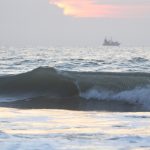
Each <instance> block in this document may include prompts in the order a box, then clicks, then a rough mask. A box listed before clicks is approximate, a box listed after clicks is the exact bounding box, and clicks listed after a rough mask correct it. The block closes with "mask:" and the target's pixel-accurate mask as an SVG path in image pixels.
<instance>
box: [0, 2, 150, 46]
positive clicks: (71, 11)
mask: <svg viewBox="0 0 150 150" xmlns="http://www.w3.org/2000/svg"><path fill="white" fill-rule="evenodd" d="M149 36H150V0H13V1H12V0H0V46H21V47H28V46H33V47H34V46H99V45H101V44H102V42H103V40H104V38H105V37H108V38H110V37H112V38H113V39H114V40H118V41H120V42H121V43H122V45H125V46H150V38H149Z"/></svg>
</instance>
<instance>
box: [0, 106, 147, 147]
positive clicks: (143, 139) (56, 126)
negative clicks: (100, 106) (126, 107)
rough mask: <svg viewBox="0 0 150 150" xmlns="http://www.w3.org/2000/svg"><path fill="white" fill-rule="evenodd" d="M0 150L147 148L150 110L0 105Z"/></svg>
mask: <svg viewBox="0 0 150 150" xmlns="http://www.w3.org/2000/svg"><path fill="white" fill-rule="evenodd" d="M0 122H1V123H0V143H1V147H0V149H1V150H7V149H11V150H20V149H21V150H27V149H28V150H35V149H38V150H45V149H49V150H68V149H69V150H88V149H90V150H91V149H92V150H98V149H103V150H137V149H138V150H149V149H150V143H149V141H150V113H107V112H90V111H89V112H82V111H65V110H18V109H8V108H0Z"/></svg>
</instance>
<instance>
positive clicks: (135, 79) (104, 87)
mask: <svg viewBox="0 0 150 150" xmlns="http://www.w3.org/2000/svg"><path fill="white" fill-rule="evenodd" d="M43 97H44V98H43ZM40 98H41V99H43V101H44V100H45V105H46V103H47V104H48V105H51V104H50V102H52V101H53V102H54V101H55V102H56V101H57V102H58V103H57V105H59V104H60V103H61V105H65V103H66V104H67V103H71V107H72V108H73V107H74V108H75V105H78V106H79V105H80V106H81V105H87V103H89V102H90V105H88V107H86V108H88V109H94V108H96V107H97V106H96V105H101V104H103V105H104V103H105V104H107V105H109V103H110V104H113V107H114V109H115V106H116V107H118V105H119V106H120V107H121V105H124V106H127V105H128V104H129V105H130V106H131V105H135V106H141V107H143V108H144V109H145V110H150V74H149V73H115V72H76V71H62V70H58V69H55V68H51V67H39V68H36V69H34V70H32V71H29V72H26V73H22V74H17V75H7V76H2V77H0V103H6V102H7V104H9V103H14V102H16V101H19V104H20V105H21V103H23V101H24V100H26V101H28V105H30V103H31V101H32V107H34V105H35V103H36V101H37V103H38V102H39V103H40V104H41V105H42V103H43V101H42V102H41V100H39V99H40ZM33 101H34V102H33ZM72 102H73V103H72ZM95 103H97V104H96V105H95ZM36 105H37V104H36ZM49 107H50V108H51V106H49ZM82 107H83V106H82ZM92 107H93V108H92ZM128 107H129V106H128Z"/></svg>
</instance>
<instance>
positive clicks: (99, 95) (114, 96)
mask: <svg viewBox="0 0 150 150" xmlns="http://www.w3.org/2000/svg"><path fill="white" fill-rule="evenodd" d="M80 96H81V97H83V98H86V99H88V100H89V99H97V100H115V101H125V102H129V103H133V104H136V103H137V104H140V105H143V106H144V107H145V108H147V109H149V110H150V86H149V85H148V86H146V87H137V88H134V89H132V90H125V91H121V92H113V91H106V90H98V89H94V88H92V89H90V90H88V91H86V92H82V93H81V94H80Z"/></svg>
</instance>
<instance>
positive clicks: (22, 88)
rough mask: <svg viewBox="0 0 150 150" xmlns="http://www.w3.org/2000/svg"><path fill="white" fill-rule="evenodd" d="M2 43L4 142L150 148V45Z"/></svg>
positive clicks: (73, 149)
mask: <svg viewBox="0 0 150 150" xmlns="http://www.w3.org/2000/svg"><path fill="white" fill-rule="evenodd" d="M0 51H1V55H0V112H1V113H0V143H2V146H1V147H0V149H1V150H7V149H11V150H13V149H14V150H16V149H18V150H20V149H22V150H27V149H28V150H29V149H31V150H35V149H38V150H45V149H50V150H68V149H69V150H88V149H90V150H91V149H92V150H98V149H105V150H127V149H128V150H145V149H150V144H149V142H148V141H149V140H150V132H149V130H150V129H149V126H150V113H149V111H150V47H59V46H58V47H49V48H45V47H37V48H14V47H10V48H7V47H1V48H0ZM36 141H38V142H36Z"/></svg>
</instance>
